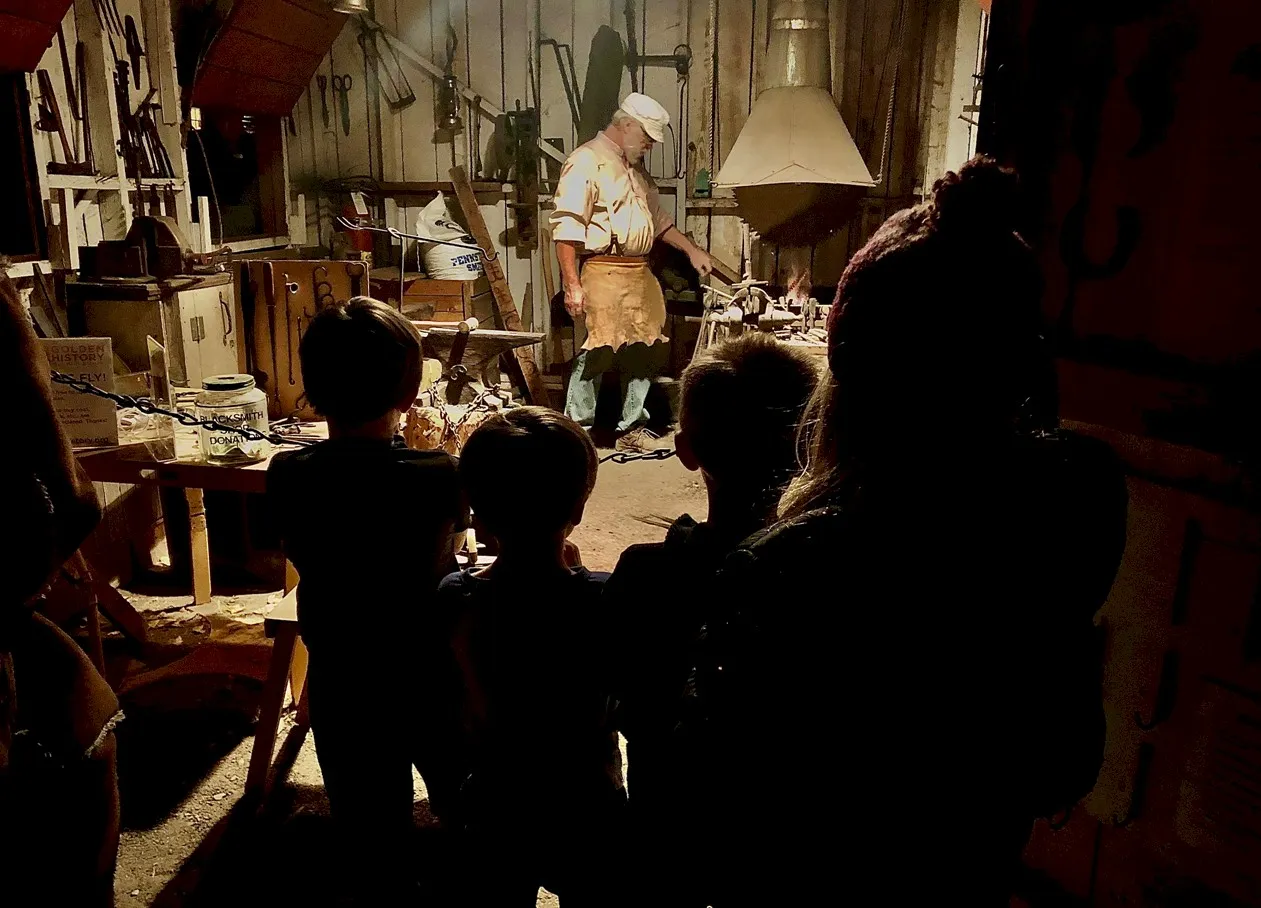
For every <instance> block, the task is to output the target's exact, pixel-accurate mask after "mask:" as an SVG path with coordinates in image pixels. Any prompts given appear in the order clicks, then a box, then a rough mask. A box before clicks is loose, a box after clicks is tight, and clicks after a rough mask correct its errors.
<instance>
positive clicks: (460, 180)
mask: <svg viewBox="0 0 1261 908" xmlns="http://www.w3.org/2000/svg"><path fill="white" fill-rule="evenodd" d="M451 182H452V183H454V184H455V197H456V198H457V199H458V200H459V202H460V208H461V209H462V210H463V211H464V218H465V220H466V221H467V222H468V227H469V232H470V233H472V234H473V239H474V240H476V241H477V245H478V246H480V247H482V264H483V267H484V268H485V270H486V279H487V280H488V281H490V290H491V294H492V295H493V296H494V299H495V308H496V309H498V310H499V316H500V318H502V319H503V326H504V328H505V329H507V330H508V331H520V330H522V325H521V314H520V313H519V312H518V311H517V304H516V301H515V300H514V299H513V298H512V290H511V288H509V286H508V278H507V277H506V276H505V275H504V269H503V264H502V263H501V262H500V261H499V256H498V254H497V253H496V252H495V243H494V240H493V239H492V238H491V235H490V231H489V230H488V229H487V228H486V221H485V219H484V218H483V217H482V210H481V208H480V207H478V204H477V196H476V195H474V193H473V184H472V183H470V182H469V178H468V174H467V173H465V171H464V168H463V167H459V166H456V167H452V168H451ZM488 253H489V254H488ZM504 359H505V362H507V364H508V365H509V368H510V370H512V371H515V372H517V373H518V374H517V375H514V376H513V378H514V379H515V380H516V381H517V382H518V383H519V384H520V386H521V389H522V391H523V392H524V393H525V396H526V397H528V398H529V399H530V403H533V404H538V405H539V406H543V407H545V406H547V405H548V402H547V388H546V386H544V384H543V376H542V375H541V374H540V373H539V367H538V364H537V363H535V361H534V350H533V349H532V348H531V347H518V348H517V349H515V350H513V351H512V356H511V357H504Z"/></svg>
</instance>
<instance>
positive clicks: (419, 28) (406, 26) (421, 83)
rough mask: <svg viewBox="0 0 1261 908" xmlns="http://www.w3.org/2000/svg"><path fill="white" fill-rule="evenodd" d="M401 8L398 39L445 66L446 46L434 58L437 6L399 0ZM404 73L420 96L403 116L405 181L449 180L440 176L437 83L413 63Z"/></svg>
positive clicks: (419, 0)
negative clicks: (436, 127) (437, 140)
mask: <svg viewBox="0 0 1261 908" xmlns="http://www.w3.org/2000/svg"><path fill="white" fill-rule="evenodd" d="M396 2H397V4H398V13H397V16H398V36H399V39H400V40H402V41H403V42H404V43H405V44H407V45H408V46H409V47H411V48H414V49H415V50H416V52H417V53H419V54H420V55H421V56H423V57H425V58H427V59H429V60H432V61H433V62H434V63H436V64H438V65H441V64H442V60H441V59H440V58H441V57H442V50H441V48H442V45H441V41H439V42H438V43H437V47H438V48H439V50H438V53H437V55H436V56H435V54H434V47H435V41H434V31H435V26H434V19H433V16H432V12H433V10H432V6H433V4H432V3H431V2H430V0H396ZM403 71H404V72H406V73H407V79H408V81H409V82H410V83H411V86H412V90H413V91H415V92H416V103H415V104H413V105H412V106H411V107H409V108H407V110H405V111H404V112H403V115H402V120H403V123H402V129H401V132H402V143H403V169H402V172H401V174H400V176H401V178H402V179H403V180H405V181H428V180H439V179H442V180H445V179H446V174H445V173H444V174H442V175H441V176H440V175H439V173H438V155H437V151H436V148H435V146H434V125H435V124H434V108H435V106H436V105H437V87H436V86H435V84H434V81H433V79H431V78H430V77H429V76H428V75H426V74H425V73H423V72H421V70H420V69H418V68H417V67H416V66H413V65H412V64H410V63H407V62H404V63H403Z"/></svg>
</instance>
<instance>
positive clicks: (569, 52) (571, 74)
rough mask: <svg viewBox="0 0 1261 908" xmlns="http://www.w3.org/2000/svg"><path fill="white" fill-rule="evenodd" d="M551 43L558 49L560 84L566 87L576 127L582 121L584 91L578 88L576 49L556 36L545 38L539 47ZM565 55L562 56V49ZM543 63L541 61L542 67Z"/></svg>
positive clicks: (557, 63)
mask: <svg viewBox="0 0 1261 908" xmlns="http://www.w3.org/2000/svg"><path fill="white" fill-rule="evenodd" d="M544 44H550V45H551V46H552V49H553V50H554V51H556V68H557V69H559V70H560V84H561V85H562V86H564V88H565V97H566V98H567V99H568V100H569V115H570V116H572V117H573V118H574V126H575V128H576V127H577V126H578V124H579V123H581V122H582V93H581V92H580V91H579V89H578V71H577V70H576V69H575V68H574V49H573V48H572V47H570V46H569V45H568V44H561V43H560V42H558V41H557V40H556V39H555V38H543V39H541V40H540V41H539V47H542V46H543V45H544ZM562 48H563V49H564V51H565V56H564V57H562V56H561V53H560V52H561V49H562ZM566 64H568V68H566ZM541 66H542V64H541V62H540V68H541Z"/></svg>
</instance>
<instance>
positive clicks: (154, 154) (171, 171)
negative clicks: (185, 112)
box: [136, 88, 175, 177]
mask: <svg viewBox="0 0 1261 908" xmlns="http://www.w3.org/2000/svg"><path fill="white" fill-rule="evenodd" d="M155 91H157V89H156V88H151V89H149V98H152V97H153V94H154V92H155ZM156 109H159V108H158V105H157V104H154V103H152V102H150V101H149V100H148V98H146V99H145V102H144V103H143V104H141V105H140V109H139V110H138V111H137V112H136V121H137V123H138V125H139V126H140V131H141V137H142V139H143V140H144V144H145V146H146V147H147V149H148V152H149V155H150V160H151V162H152V164H151V169H152V170H153V173H154V176H159V177H173V176H175V165H174V164H173V163H172V162H171V156H170V155H169V154H167V151H166V145H164V144H163V142H162V134H161V133H160V132H159V131H158V121H157V120H156V119H155V118H154V116H153V111H154V110H156Z"/></svg>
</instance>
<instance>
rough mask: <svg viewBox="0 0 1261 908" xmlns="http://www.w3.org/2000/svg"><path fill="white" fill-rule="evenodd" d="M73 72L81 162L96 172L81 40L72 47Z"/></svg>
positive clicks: (83, 48) (86, 65)
mask: <svg viewBox="0 0 1261 908" xmlns="http://www.w3.org/2000/svg"><path fill="white" fill-rule="evenodd" d="M74 74H75V82H76V83H77V84H78V90H79V93H78V97H79V119H80V120H81V121H83V164H84V167H85V168H86V170H87V172H88V173H96V161H95V160H94V159H93V157H92V122H91V121H90V120H89V119H88V64H87V53H86V49H85V47H84V45H83V42H82V41H79V42H78V43H76V44H75V47H74Z"/></svg>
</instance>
